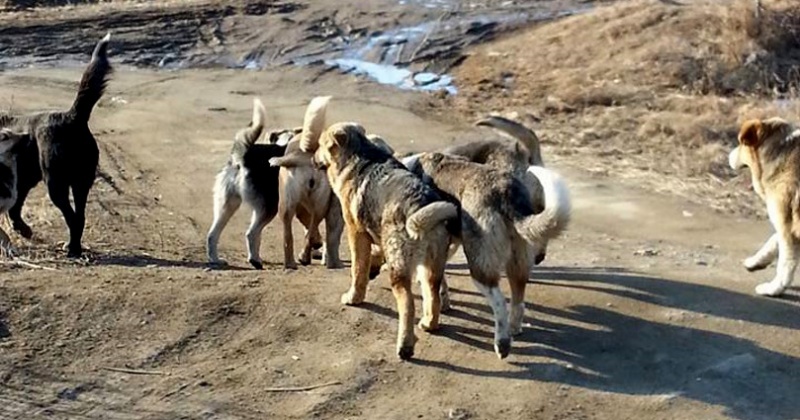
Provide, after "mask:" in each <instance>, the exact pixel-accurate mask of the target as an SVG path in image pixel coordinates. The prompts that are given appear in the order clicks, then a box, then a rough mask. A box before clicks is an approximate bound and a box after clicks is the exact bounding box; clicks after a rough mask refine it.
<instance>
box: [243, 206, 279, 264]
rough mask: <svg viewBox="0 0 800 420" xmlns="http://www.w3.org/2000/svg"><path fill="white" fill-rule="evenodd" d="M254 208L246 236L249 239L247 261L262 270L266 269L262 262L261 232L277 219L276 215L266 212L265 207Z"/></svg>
mask: <svg viewBox="0 0 800 420" xmlns="http://www.w3.org/2000/svg"><path fill="white" fill-rule="evenodd" d="M253 208H254V210H253V216H252V217H251V219H250V227H249V228H247V233H246V234H245V237H246V238H247V260H248V261H249V262H250V265H252V266H253V267H254V268H255V269H256V270H261V269H263V268H264V264H263V263H262V262H261V232H262V231H263V230H264V227H265V226H267V225H268V224H269V222H271V221H272V219H273V218H275V213H274V212H273V213H270V212H267V211H265V210H264V208H263V206H254V207H253Z"/></svg>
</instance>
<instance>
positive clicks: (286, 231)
mask: <svg viewBox="0 0 800 420" xmlns="http://www.w3.org/2000/svg"><path fill="white" fill-rule="evenodd" d="M291 209H292V207H288V206H287V207H284V204H283V203H281V205H280V211H279V213H280V217H281V222H283V267H284V268H286V269H287V270H297V262H296V261H295V260H294V235H293V234H292V220H294V212H293V211H292V210H291Z"/></svg>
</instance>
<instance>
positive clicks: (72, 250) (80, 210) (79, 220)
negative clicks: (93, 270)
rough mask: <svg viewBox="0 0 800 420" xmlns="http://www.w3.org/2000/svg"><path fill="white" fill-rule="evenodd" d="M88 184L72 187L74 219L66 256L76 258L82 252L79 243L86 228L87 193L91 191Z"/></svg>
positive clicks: (90, 184)
mask: <svg viewBox="0 0 800 420" xmlns="http://www.w3.org/2000/svg"><path fill="white" fill-rule="evenodd" d="M93 183H94V182H93V181H92V182H90V183H88V185H87V184H84V185H80V186H75V185H73V186H72V199H73V201H74V202H75V217H74V219H73V223H72V227H71V228H70V232H69V236H70V239H69V245H68V249H69V251H68V253H67V256H69V257H72V258H78V257H80V256H81V253H82V252H83V247H82V245H81V241H82V239H83V230H84V228H85V227H86V203H87V201H88V200H89V191H90V190H91V189H92V184H93Z"/></svg>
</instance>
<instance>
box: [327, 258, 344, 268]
mask: <svg viewBox="0 0 800 420" xmlns="http://www.w3.org/2000/svg"><path fill="white" fill-rule="evenodd" d="M325 268H330V269H331V270H337V269H340V268H344V264H342V262H341V261H338V260H337V261H333V260H331V261H325Z"/></svg>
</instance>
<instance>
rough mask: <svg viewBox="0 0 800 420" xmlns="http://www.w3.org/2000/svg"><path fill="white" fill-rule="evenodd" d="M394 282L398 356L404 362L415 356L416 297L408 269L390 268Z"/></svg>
mask: <svg viewBox="0 0 800 420" xmlns="http://www.w3.org/2000/svg"><path fill="white" fill-rule="evenodd" d="M389 277H390V279H391V282H392V293H393V294H394V298H395V300H396V301H397V315H398V317H399V322H398V330H397V355H398V356H399V357H400V359H402V360H408V359H410V358H412V357H413V356H414V344H415V343H416V341H417V338H416V337H415V336H414V297H413V296H412V295H411V275H410V273H408V270H407V269H405V268H404V269H398V268H397V267H395V266H394V265H391V266H390V268H389Z"/></svg>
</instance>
